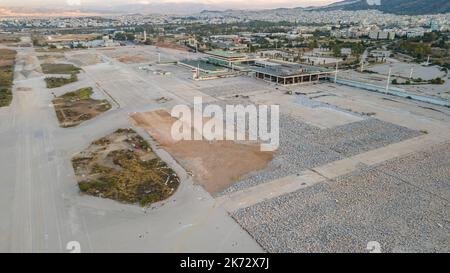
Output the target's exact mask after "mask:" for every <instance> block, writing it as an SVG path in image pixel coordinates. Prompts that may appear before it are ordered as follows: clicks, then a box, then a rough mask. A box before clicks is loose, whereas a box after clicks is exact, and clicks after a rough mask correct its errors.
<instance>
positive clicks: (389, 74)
mask: <svg viewBox="0 0 450 273" xmlns="http://www.w3.org/2000/svg"><path fill="white" fill-rule="evenodd" d="M391 72H392V66H391V65H389V72H388V77H387V83H386V95H387V93H388V91H389V81H390V80H391Z"/></svg>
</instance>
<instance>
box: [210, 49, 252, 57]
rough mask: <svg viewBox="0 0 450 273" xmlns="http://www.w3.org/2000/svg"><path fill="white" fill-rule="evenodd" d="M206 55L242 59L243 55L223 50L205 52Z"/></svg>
mask: <svg viewBox="0 0 450 273" xmlns="http://www.w3.org/2000/svg"><path fill="white" fill-rule="evenodd" d="M206 54H209V55H214V56H219V57H223V58H244V57H245V55H244V54H241V53H237V52H232V51H224V50H211V51H207V52H206Z"/></svg>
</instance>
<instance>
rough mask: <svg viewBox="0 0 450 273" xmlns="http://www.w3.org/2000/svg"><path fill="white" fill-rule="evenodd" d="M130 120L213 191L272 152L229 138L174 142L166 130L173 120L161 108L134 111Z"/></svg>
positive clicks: (262, 162)
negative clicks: (135, 112)
mask: <svg viewBox="0 0 450 273" xmlns="http://www.w3.org/2000/svg"><path fill="white" fill-rule="evenodd" d="M131 119H132V120H133V121H134V123H135V124H136V125H137V126H139V127H142V128H144V129H145V130H147V131H148V133H149V134H150V135H151V136H152V137H153V138H154V139H155V140H156V141H157V142H158V143H159V144H160V145H161V146H162V147H163V148H164V149H166V150H167V151H168V152H169V153H170V154H171V155H172V156H173V157H174V158H175V159H176V160H177V161H178V162H180V164H181V165H183V167H184V168H185V169H187V170H188V171H192V173H193V175H194V178H195V180H196V182H197V183H199V184H200V185H202V186H203V187H204V188H205V189H206V190H207V191H208V192H210V193H211V194H215V193H218V192H221V191H222V190H224V189H226V188H228V187H229V186H230V185H232V184H233V183H234V182H235V181H236V180H238V179H240V178H242V177H243V176H245V175H247V174H249V173H251V172H253V171H257V170H261V169H264V168H265V167H266V166H267V164H268V163H269V162H270V161H271V160H272V158H273V153H272V152H261V151H260V146H259V145H257V144H241V143H235V142H233V141H213V142H209V141H206V140H201V141H200V140H199V141H189V140H182V141H178V142H176V141H174V140H173V139H172V137H171V134H170V130H171V126H172V124H173V123H174V122H175V121H176V119H175V118H173V117H171V116H170V114H169V113H168V112H166V111H164V110H159V111H154V112H147V113H137V114H134V115H132V116H131Z"/></svg>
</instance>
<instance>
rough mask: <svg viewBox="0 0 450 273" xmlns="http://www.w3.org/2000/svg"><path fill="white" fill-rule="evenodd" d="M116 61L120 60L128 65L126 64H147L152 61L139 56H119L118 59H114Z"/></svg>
mask: <svg viewBox="0 0 450 273" xmlns="http://www.w3.org/2000/svg"><path fill="white" fill-rule="evenodd" d="M114 59H116V60H118V61H119V62H121V63H126V64H135V63H145V62H149V61H150V60H149V59H148V58H147V57H145V56H139V55H134V56H117V57H114Z"/></svg>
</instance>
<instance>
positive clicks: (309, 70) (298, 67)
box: [178, 50, 335, 85]
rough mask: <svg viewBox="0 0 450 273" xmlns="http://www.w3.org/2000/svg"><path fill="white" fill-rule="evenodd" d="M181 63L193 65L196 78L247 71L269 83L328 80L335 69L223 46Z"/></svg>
mask: <svg viewBox="0 0 450 273" xmlns="http://www.w3.org/2000/svg"><path fill="white" fill-rule="evenodd" d="M178 64H179V65H182V66H185V67H188V68H190V69H192V71H193V72H194V79H212V78H220V77H229V76H233V75H234V76H237V75H243V74H248V75H251V76H253V77H255V78H257V79H261V80H264V81H267V82H270V83H275V84H280V85H294V84H306V83H314V82H319V81H322V80H329V79H331V78H334V75H335V71H334V70H331V69H327V68H324V67H316V66H310V65H304V64H297V63H291V62H285V61H276V60H269V59H264V58H260V57H258V56H256V55H247V54H241V53H237V52H230V51H223V50H213V51H208V52H206V56H205V58H202V59H198V60H183V61H179V62H178Z"/></svg>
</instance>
